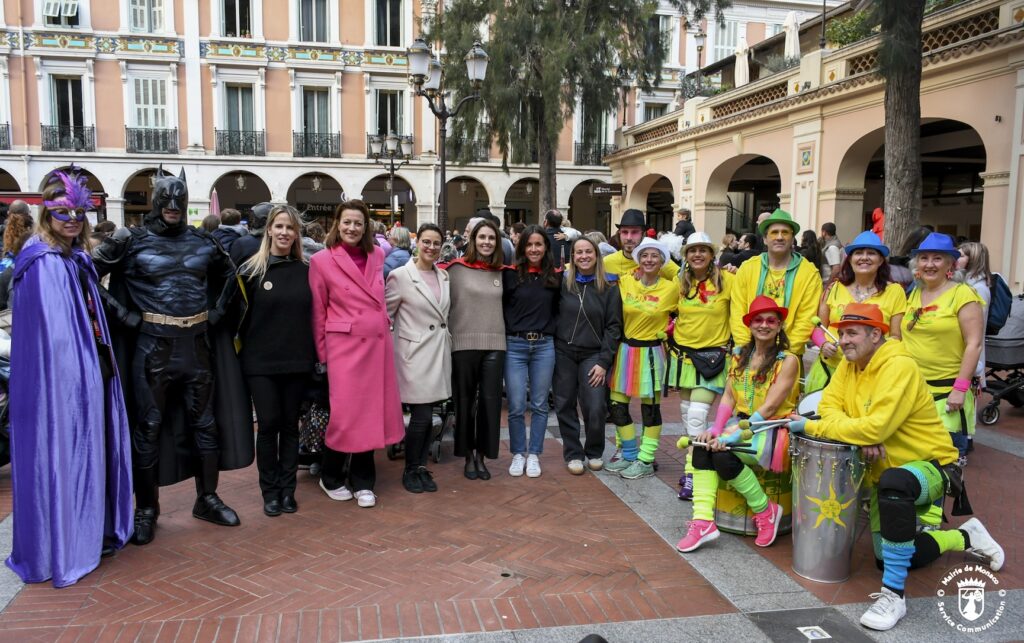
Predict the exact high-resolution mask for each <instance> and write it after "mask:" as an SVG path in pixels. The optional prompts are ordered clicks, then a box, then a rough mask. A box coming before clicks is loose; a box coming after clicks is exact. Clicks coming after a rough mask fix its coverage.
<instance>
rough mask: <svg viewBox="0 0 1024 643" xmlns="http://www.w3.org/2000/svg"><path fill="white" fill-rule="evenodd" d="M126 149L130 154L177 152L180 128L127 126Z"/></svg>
mask: <svg viewBox="0 0 1024 643" xmlns="http://www.w3.org/2000/svg"><path fill="white" fill-rule="evenodd" d="M124 135H125V151H127V152H128V153H129V154H177V153H178V128H177V127H170V128H164V129H158V128H154V127H126V128H124Z"/></svg>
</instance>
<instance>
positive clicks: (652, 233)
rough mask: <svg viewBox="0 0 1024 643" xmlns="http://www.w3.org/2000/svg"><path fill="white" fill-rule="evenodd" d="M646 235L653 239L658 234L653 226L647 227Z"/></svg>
mask: <svg viewBox="0 0 1024 643" xmlns="http://www.w3.org/2000/svg"><path fill="white" fill-rule="evenodd" d="M647 236H648V237H650V238H652V239H654V238H655V237H657V236H658V233H657V232H655V231H654V228H647Z"/></svg>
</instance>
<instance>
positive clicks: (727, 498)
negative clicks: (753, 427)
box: [715, 467, 793, 536]
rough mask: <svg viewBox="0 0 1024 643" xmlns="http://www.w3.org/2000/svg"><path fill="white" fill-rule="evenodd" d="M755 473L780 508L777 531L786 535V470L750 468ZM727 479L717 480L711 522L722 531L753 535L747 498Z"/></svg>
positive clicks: (788, 495)
mask: <svg viewBox="0 0 1024 643" xmlns="http://www.w3.org/2000/svg"><path fill="white" fill-rule="evenodd" d="M751 469H752V470H753V472H754V473H755V474H757V481H758V482H760V483H761V487H762V488H763V489H764V492H765V494H766V495H767V496H768V498H769V499H770V500H771V501H772V502H776V503H778V505H779V506H780V507H782V520H781V521H780V522H779V534H780V535H781V534H788V533H789V531H790V529H791V526H792V513H793V499H792V496H793V484H792V481H791V478H790V472H789V471H785V472H783V473H773V472H771V471H763V470H761V469H759V468H758V467H751ZM728 484H729V483H728V482H727V481H725V480H720V481H719V482H718V498H717V499H716V501H715V524H716V525H718V528H719V529H720V530H722V531H727V532H729V533H731V534H741V535H744V536H756V535H757V527H756V526H754V513H753V512H752V511H750V507H748V506H747V500H746V498H744V497H743V496H741V495H740V494H738V493H736V492H735V491H733V489H732V487H730V486H728Z"/></svg>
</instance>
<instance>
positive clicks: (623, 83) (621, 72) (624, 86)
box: [615, 65, 629, 127]
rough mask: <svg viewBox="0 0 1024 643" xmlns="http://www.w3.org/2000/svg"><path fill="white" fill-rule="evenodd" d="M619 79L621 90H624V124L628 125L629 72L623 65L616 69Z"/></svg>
mask: <svg viewBox="0 0 1024 643" xmlns="http://www.w3.org/2000/svg"><path fill="white" fill-rule="evenodd" d="M615 76H616V77H617V78H618V81H619V90H620V91H621V92H622V126H623V127H625V126H626V112H627V111H629V110H628V105H629V72H628V71H626V68H625V67H623V66H622V65H619V68H618V69H617V70H616V71H615Z"/></svg>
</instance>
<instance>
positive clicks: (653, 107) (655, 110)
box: [644, 103, 668, 121]
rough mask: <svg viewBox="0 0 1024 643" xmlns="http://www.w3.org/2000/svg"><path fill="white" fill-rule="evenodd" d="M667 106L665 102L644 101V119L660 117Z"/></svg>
mask: <svg viewBox="0 0 1024 643" xmlns="http://www.w3.org/2000/svg"><path fill="white" fill-rule="evenodd" d="M667 107H668V105H666V104H665V103H644V121H650V120H654V119H655V118H661V117H662V116H664V115H665V109H666V108H667Z"/></svg>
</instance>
